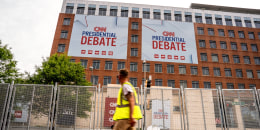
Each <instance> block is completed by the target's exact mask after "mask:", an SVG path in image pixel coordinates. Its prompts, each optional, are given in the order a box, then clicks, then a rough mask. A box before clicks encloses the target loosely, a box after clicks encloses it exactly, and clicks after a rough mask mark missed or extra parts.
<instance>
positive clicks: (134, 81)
mask: <svg viewBox="0 0 260 130" xmlns="http://www.w3.org/2000/svg"><path fill="white" fill-rule="evenodd" d="M129 81H130V83H131V84H132V85H133V86H134V87H137V78H129Z"/></svg>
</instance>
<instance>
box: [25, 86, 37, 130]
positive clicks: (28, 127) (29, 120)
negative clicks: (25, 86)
mask: <svg viewBox="0 0 260 130" xmlns="http://www.w3.org/2000/svg"><path fill="white" fill-rule="evenodd" d="M34 92H35V85H33V92H32V102H31V106H30V112H29V119H28V126H27V129H28V130H29V129H30V122H31V113H32V105H33V97H34Z"/></svg>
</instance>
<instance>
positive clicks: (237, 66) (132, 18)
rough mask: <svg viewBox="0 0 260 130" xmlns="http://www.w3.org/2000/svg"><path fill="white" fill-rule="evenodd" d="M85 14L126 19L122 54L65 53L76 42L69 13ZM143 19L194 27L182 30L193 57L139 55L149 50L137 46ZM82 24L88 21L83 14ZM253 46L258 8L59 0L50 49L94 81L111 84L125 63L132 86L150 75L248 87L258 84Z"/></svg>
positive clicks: (258, 31) (164, 82) (191, 83)
mask: <svg viewBox="0 0 260 130" xmlns="http://www.w3.org/2000/svg"><path fill="white" fill-rule="evenodd" d="M90 16H93V17H94V16H95V17H98V18H99V19H101V21H102V19H103V18H104V19H103V20H104V21H103V22H104V23H106V22H107V21H106V20H107V19H113V18H116V19H118V18H127V19H128V29H127V39H126V40H127V46H126V48H125V50H119V52H118V53H120V54H121V53H125V54H126V56H125V59H124V58H123V59H120V58H113V57H112V58H104V57H99V56H96V57H95V56H94V57H92V56H86V55H82V56H81V55H80V54H79V55H70V54H71V53H70V52H69V51H70V50H69V49H71V48H72V47H73V46H72V44H73V45H74V44H80V43H75V42H73V41H72V40H71V37H72V34H73V33H72V32H73V25H74V24H75V21H76V22H78V21H77V19H76V20H75V17H78V18H84V17H85V18H86V19H87V18H92V17H90ZM144 20H146V22H147V20H151V21H155V22H158V23H161V24H164V23H174V24H176V25H181V24H183V25H186V24H187V25H192V26H193V28H194V29H191V30H189V32H187V35H188V34H192V35H194V39H193V40H194V41H195V42H194V45H195V47H194V48H195V50H196V56H197V57H194V56H193V54H192V58H191V59H195V60H194V61H195V62H194V61H192V62H191V63H184V62H179V61H173V60H169V61H167V60H163V61H155V60H152V59H149V58H148V59H145V58H142V55H144V54H145V53H147V54H150V53H152V51H153V50H150V52H149V50H148V51H147V50H146V52H142V50H143V49H145V47H146V46H144V42H143V41H145V40H146V39H145V36H143V35H144V33H143V29H144V26H145V25H143V24H142V22H143V21H144ZM90 21H91V20H90ZM84 24H85V23H84ZM116 24H117V23H116ZM86 26H88V23H87V20H86ZM74 28H75V27H74ZM145 29H146V28H145ZM151 30H152V29H151ZM186 31H187V30H186ZM122 33H125V32H122ZM84 35H85V34H84ZM184 35H186V34H184ZM82 36H83V34H82ZM73 37H74V36H73ZM123 40H124V39H123ZM81 42H82V39H81ZM153 45H154V44H153ZM164 45H165V44H164ZM142 46H143V48H142ZM159 46H160V44H159ZM187 46H188V45H187ZM194 48H193V49H194ZM191 49H192V48H191ZM259 49H260V10H256V9H246V8H234V7H224V6H215V5H203V4H191V6H190V8H176V7H166V6H155V5H141V4H130V3H114V2H101V1H87V0H80V1H79V0H64V1H63V5H62V9H61V12H60V14H59V19H58V23H57V27H56V32H55V36H54V40H53V45H52V49H51V55H52V54H55V53H68V52H69V53H68V55H70V56H72V57H71V58H72V59H71V61H72V62H80V63H81V64H82V65H83V66H84V67H85V68H86V69H85V71H86V77H85V78H86V79H87V80H88V81H91V82H93V83H94V84H97V83H100V84H102V85H107V84H110V83H111V84H116V83H117V82H118V81H117V78H116V75H117V73H118V70H119V69H121V68H127V69H128V70H130V75H129V78H130V82H131V83H132V84H133V85H135V86H140V85H141V84H142V83H143V82H144V77H148V76H149V75H151V76H152V85H153V86H169V87H176V88H179V87H180V86H181V85H182V86H184V87H188V88H216V87H217V86H222V88H230V89H232V88H234V89H244V88H251V87H256V88H258V89H259V88H260V87H259V86H260V80H259V79H260V51H259ZM71 50H72V49H71ZM79 50H80V49H79ZM84 51H86V50H84ZM162 52H163V51H162ZM165 52H166V51H165ZM84 53H85V52H84ZM107 53H109V52H107ZM176 53H177V52H176ZM81 54H82V52H81ZM115 54H116V53H115ZM100 55H101V54H100ZM114 57H117V56H116V55H115V56H114ZM173 57H174V55H173ZM179 58H181V57H179ZM166 59H167V58H166ZM196 60H197V62H196ZM144 66H145V67H144ZM92 68H93V69H92ZM144 70H145V72H144Z"/></svg>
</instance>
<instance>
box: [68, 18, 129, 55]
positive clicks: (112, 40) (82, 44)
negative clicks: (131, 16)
mask: <svg viewBox="0 0 260 130" xmlns="http://www.w3.org/2000/svg"><path fill="white" fill-rule="evenodd" d="M127 37H128V18H123V17H108V16H92V15H91V16H88V15H75V18H74V23H73V28H72V33H71V38H70V45H69V51H68V55H69V56H77V57H95V58H111V59H126V57H127Z"/></svg>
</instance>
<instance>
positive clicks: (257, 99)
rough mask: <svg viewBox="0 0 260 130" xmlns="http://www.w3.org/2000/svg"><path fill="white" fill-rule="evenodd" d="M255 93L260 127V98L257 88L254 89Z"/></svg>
mask: <svg viewBox="0 0 260 130" xmlns="http://www.w3.org/2000/svg"><path fill="white" fill-rule="evenodd" d="M253 91H254V94H253V95H254V98H255V104H256V105H255V107H256V111H257V113H258V123H259V125H260V108H259V107H260V106H259V97H258V93H257V90H256V87H254V88H253Z"/></svg>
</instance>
